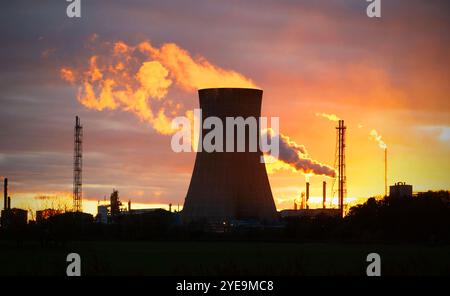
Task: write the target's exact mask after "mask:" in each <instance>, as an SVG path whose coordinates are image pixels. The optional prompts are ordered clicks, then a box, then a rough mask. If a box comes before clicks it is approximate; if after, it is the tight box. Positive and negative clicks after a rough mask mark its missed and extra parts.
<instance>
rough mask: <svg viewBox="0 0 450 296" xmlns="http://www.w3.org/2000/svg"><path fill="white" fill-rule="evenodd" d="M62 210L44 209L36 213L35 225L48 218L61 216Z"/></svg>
mask: <svg viewBox="0 0 450 296" xmlns="http://www.w3.org/2000/svg"><path fill="white" fill-rule="evenodd" d="M62 213H63V211H62V210H56V209H44V210H38V211H36V223H42V222H44V221H45V220H47V219H48V218H50V217H53V216H55V215H60V214H62Z"/></svg>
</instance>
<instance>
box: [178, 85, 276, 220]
mask: <svg viewBox="0 0 450 296" xmlns="http://www.w3.org/2000/svg"><path fill="white" fill-rule="evenodd" d="M199 97H200V108H201V109H202V122H203V120H204V119H205V118H207V117H210V116H215V117H218V118H220V119H221V120H222V122H223V135H224V140H223V141H224V143H223V147H226V139H225V135H226V126H225V125H226V124H225V123H226V117H234V118H235V117H243V118H244V119H246V118H248V117H250V116H251V117H255V118H256V119H257V120H258V129H257V130H258V132H257V133H258V134H257V136H258V139H259V117H260V115H261V101H262V90H259V89H247V88H209V89H201V90H199ZM208 131H209V130H205V129H202V136H201V137H202V139H203V138H205V133H207V132H208ZM248 136H249V131H248V130H246V133H245V137H246V149H245V152H205V151H204V150H202V151H201V152H197V155H196V159H195V166H194V171H193V173H192V179H191V183H190V185H189V189H188V192H187V195H186V200H185V203H184V207H183V211H182V219H183V221H184V222H190V221H199V220H202V221H208V222H224V221H231V220H244V219H258V220H260V221H272V220H274V219H275V218H276V216H277V212H276V208H275V203H274V201H273V197H272V191H271V189H270V184H269V180H268V178H267V172H266V168H265V164H264V163H261V162H260V157H261V156H262V152H261V151H260V148H259V144H258V148H257V152H249V149H248V147H249V145H248V143H249V142H248ZM236 137H237V133H236V130H235V133H234V140H235V141H234V143H235V146H236ZM224 151H225V148H224ZM235 151H236V150H235Z"/></svg>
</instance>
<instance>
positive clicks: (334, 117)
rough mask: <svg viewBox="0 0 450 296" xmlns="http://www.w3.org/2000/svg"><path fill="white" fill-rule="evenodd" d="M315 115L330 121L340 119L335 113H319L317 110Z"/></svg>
mask: <svg viewBox="0 0 450 296" xmlns="http://www.w3.org/2000/svg"><path fill="white" fill-rule="evenodd" d="M316 116H319V117H323V118H326V119H328V120H331V121H339V120H340V118H339V117H338V116H337V115H335V114H328V113H319V112H318V113H316Z"/></svg>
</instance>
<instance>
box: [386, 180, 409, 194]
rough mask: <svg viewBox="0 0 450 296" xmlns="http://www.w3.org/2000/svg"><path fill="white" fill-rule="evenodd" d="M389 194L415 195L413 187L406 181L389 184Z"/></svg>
mask: <svg viewBox="0 0 450 296" xmlns="http://www.w3.org/2000/svg"><path fill="white" fill-rule="evenodd" d="M389 196H393V197H408V196H413V187H412V185H408V184H406V183H405V182H397V183H395V184H394V185H392V186H389Z"/></svg>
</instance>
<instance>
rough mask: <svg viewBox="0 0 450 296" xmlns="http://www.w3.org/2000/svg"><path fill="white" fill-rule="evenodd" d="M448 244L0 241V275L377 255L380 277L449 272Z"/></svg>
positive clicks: (158, 271) (358, 260)
mask: <svg viewBox="0 0 450 296" xmlns="http://www.w3.org/2000/svg"><path fill="white" fill-rule="evenodd" d="M449 251H450V247H449V246H423V245H362V244H299V243H256V242H254V243H253V242H74V243H70V244H68V245H67V246H66V247H48V246H47V247H41V246H40V245H39V244H37V243H25V244H24V245H22V246H17V245H16V244H15V243H14V242H0V266H1V268H0V275H65V270H66V266H67V263H66V261H65V259H66V256H67V254H68V253H70V252H76V253H79V254H80V255H81V260H82V273H83V274H84V275H365V270H366V266H367V264H368V263H366V256H367V254H368V253H371V252H377V253H379V254H380V255H381V260H382V263H381V268H382V274H384V275H441V274H446V275H449V274H450V252H449Z"/></svg>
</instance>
